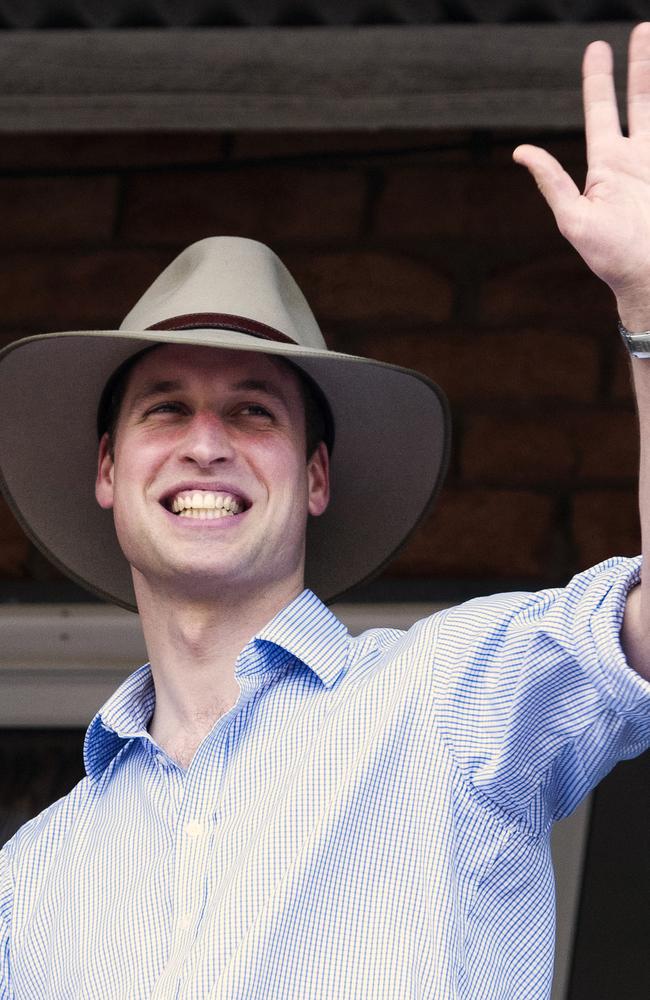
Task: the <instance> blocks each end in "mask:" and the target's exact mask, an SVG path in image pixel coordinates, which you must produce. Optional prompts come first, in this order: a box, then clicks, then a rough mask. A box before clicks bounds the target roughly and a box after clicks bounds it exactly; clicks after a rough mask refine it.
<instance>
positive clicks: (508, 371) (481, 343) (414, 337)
mask: <svg viewBox="0 0 650 1000" xmlns="http://www.w3.org/2000/svg"><path fill="white" fill-rule="evenodd" d="M415 319H416V317H415V316H411V315H410V313H409V314H406V315H403V316H402V322H403V323H405V324H406V325H407V326H408V321H409V320H413V321H415ZM336 347H337V349H338V350H346V351H349V352H350V353H352V354H361V355H366V356H369V357H374V358H378V359H379V360H380V361H389V362H391V363H393V364H399V365H404V366H405V367H407V368H415V369H416V370H417V371H421V372H424V373H425V374H426V375H428V376H429V377H430V378H432V379H433V380H434V381H436V382H438V383H439V384H440V385H441V386H442V387H443V389H444V390H445V392H446V393H447V394H448V396H449V398H450V400H451V401H452V403H454V404H467V403H470V404H473V403H476V402H477V401H481V400H494V401H496V400H500V401H508V402H519V403H529V402H530V401H531V400H534V399H537V400H539V399H548V400H557V399H565V400H574V401H575V400H582V401H586V400H591V399H593V398H594V397H595V396H596V395H597V392H598V384H599V383H598V378H599V353H598V344H597V343H596V342H595V341H594V340H593V339H592V338H590V337H589V336H587V335H582V336H580V335H578V334H573V335H571V334H569V335H566V336H565V335H560V334H558V333H555V332H552V331H548V330H544V329H533V330H522V331H521V332H518V333H512V332H508V333H493V332H470V331H462V332H457V333H453V334H452V333H448V332H444V333H442V332H436V331H431V332H429V333H424V332H420V333H395V332H392V331H391V332H388V331H385V330H377V331H376V332H373V333H369V334H350V335H349V336H348V337H344V336H343V335H340V336H338V337H337V338H336Z"/></svg>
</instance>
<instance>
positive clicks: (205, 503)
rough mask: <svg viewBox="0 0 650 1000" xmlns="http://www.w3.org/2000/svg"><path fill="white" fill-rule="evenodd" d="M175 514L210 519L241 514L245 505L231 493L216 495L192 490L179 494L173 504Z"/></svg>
mask: <svg viewBox="0 0 650 1000" xmlns="http://www.w3.org/2000/svg"><path fill="white" fill-rule="evenodd" d="M171 509H172V511H173V512H174V514H183V515H184V516H186V517H187V516H191V517H194V516H198V517H200V518H205V517H206V516H208V517H210V516H212V515H213V513H214V514H216V516H220V515H221V514H222V513H223V514H239V513H241V511H242V510H243V509H244V507H243V504H242V503H241V501H240V500H238V499H237V498H236V497H234V496H232V495H231V494H230V493H215V492H213V491H212V490H205V491H200V490H192V491H191V492H187V493H178V494H177V495H176V496H175V497H174V498H173V500H172V502H171Z"/></svg>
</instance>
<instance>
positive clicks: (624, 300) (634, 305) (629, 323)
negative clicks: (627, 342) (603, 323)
mask: <svg viewBox="0 0 650 1000" xmlns="http://www.w3.org/2000/svg"><path fill="white" fill-rule="evenodd" d="M616 305H617V308H618V315H619V319H620V321H621V323H622V324H623V326H624V327H626V329H628V330H629V331H630V333H645V332H646V330H650V287H649V288H648V289H647V290H646V291H645V293H644V294H637V295H633V296H630V295H626V296H620V297H617V299H616Z"/></svg>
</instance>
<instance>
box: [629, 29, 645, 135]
mask: <svg viewBox="0 0 650 1000" xmlns="http://www.w3.org/2000/svg"><path fill="white" fill-rule="evenodd" d="M627 116H628V129H629V133H630V135H639V134H642V133H646V134H647V133H650V22H647V21H646V22H645V23H644V24H637V26H636V28H635V29H634V31H633V32H632V34H631V35H630V54H629V58H628V64H627Z"/></svg>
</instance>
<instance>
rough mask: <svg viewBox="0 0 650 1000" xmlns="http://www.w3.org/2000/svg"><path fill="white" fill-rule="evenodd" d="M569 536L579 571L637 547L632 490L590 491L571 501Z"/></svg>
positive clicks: (638, 534) (638, 542)
mask: <svg viewBox="0 0 650 1000" xmlns="http://www.w3.org/2000/svg"><path fill="white" fill-rule="evenodd" d="M572 525H573V537H574V541H575V545H576V550H577V557H578V563H579V567H580V568H584V567H586V566H591V565H593V564H595V563H598V562H600V561H601V560H602V559H607V558H608V557H609V556H614V555H620V556H632V555H636V554H637V553H638V552H639V551H640V548H641V537H640V530H639V512H638V500H637V493H636V490H635V489H632V488H630V489H629V490H599V491H596V490H590V491H588V492H585V493H578V494H577V495H576V496H575V497H574V500H573V518H572Z"/></svg>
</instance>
